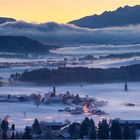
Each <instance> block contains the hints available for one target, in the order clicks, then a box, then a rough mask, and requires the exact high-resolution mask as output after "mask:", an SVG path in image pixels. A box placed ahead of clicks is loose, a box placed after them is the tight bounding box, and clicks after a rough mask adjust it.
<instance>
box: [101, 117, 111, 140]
mask: <svg viewBox="0 0 140 140" xmlns="http://www.w3.org/2000/svg"><path fill="white" fill-rule="evenodd" d="M98 139H109V124H108V123H107V120H105V119H103V120H102V122H99V124H98Z"/></svg>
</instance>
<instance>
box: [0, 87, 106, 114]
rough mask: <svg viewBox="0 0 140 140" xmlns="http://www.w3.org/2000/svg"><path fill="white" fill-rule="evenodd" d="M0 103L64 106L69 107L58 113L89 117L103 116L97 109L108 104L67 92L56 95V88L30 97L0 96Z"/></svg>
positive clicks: (102, 112) (61, 109)
mask: <svg viewBox="0 0 140 140" xmlns="http://www.w3.org/2000/svg"><path fill="white" fill-rule="evenodd" d="M0 102H7V103H21V104H22V103H23V102H25V103H28V102H30V103H33V104H34V105H35V106H36V107H37V108H39V106H40V105H42V104H43V105H48V104H49V105H51V104H64V105H68V106H69V107H66V108H60V109H59V110H58V111H59V112H64V111H65V112H69V113H70V114H74V115H76V114H83V113H90V114H91V115H104V114H106V113H105V112H104V111H102V110H100V109H99V108H100V107H102V106H105V105H107V104H108V101H98V100H97V99H96V98H91V97H89V96H88V95H86V97H80V96H79V95H78V94H76V95H74V94H71V93H69V91H67V92H66V93H65V94H61V93H60V94H58V93H56V87H53V91H52V92H49V93H46V94H43V95H42V94H34V93H33V94H31V95H10V94H9V95H5V94H4V95H2V94H1V95H0Z"/></svg>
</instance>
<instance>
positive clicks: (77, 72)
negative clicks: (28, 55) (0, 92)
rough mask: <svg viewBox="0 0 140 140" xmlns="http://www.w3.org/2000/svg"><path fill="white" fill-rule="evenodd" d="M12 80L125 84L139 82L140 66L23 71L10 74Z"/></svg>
mask: <svg viewBox="0 0 140 140" xmlns="http://www.w3.org/2000/svg"><path fill="white" fill-rule="evenodd" d="M11 78H12V79H16V80H20V81H28V82H47V83H58V84H59V83H78V82H89V83H102V82H125V81H140V64H138V65H131V66H126V67H120V68H109V69H99V68H91V69H89V68H82V67H78V68H70V67H63V68H58V69H52V70H51V69H47V68H45V69H38V70H33V71H30V72H29V71H25V72H24V73H22V74H18V73H16V74H12V75H11Z"/></svg>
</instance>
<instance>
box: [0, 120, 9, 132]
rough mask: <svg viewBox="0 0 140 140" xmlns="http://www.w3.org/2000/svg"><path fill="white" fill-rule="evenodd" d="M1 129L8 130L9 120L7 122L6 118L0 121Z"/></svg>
mask: <svg viewBox="0 0 140 140" xmlns="http://www.w3.org/2000/svg"><path fill="white" fill-rule="evenodd" d="M1 129H2V130H3V131H5V132H7V131H8V129H9V122H8V121H7V120H3V121H2V122H1Z"/></svg>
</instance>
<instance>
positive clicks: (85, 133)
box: [79, 117, 90, 139]
mask: <svg viewBox="0 0 140 140" xmlns="http://www.w3.org/2000/svg"><path fill="white" fill-rule="evenodd" d="M89 124H90V121H89V119H88V118H87V117H86V118H85V120H84V121H83V122H82V124H81V126H80V132H79V133H80V138H81V139H83V138H84V136H88V131H89Z"/></svg>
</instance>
